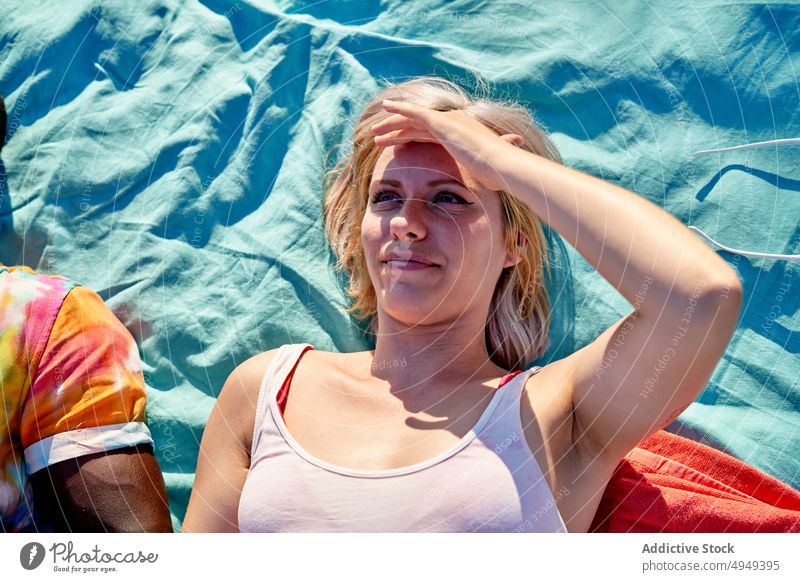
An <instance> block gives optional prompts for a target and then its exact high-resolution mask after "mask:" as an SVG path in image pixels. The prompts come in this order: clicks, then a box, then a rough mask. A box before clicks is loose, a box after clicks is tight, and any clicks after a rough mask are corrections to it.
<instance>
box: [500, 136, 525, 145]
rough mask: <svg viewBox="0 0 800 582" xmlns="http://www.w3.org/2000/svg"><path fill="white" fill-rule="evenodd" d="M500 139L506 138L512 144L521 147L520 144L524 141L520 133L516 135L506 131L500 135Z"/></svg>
mask: <svg viewBox="0 0 800 582" xmlns="http://www.w3.org/2000/svg"><path fill="white" fill-rule="evenodd" d="M500 138H501V139H504V140H506V141H507V142H508V143H510V144H511V145H513V146H516V147H518V148H519V147H522V144H524V143H525V140H524V139H523V137H522V136H521V135H517V134H516V133H506V134H503V135H501V136H500Z"/></svg>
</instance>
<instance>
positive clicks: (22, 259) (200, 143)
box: [0, 0, 800, 523]
mask: <svg viewBox="0 0 800 582" xmlns="http://www.w3.org/2000/svg"><path fill="white" fill-rule="evenodd" d="M606 4H608V3H597V2H583V1H580V2H546V3H527V2H493V3H488V2H471V1H467V2H459V3H453V4H449V3H447V2H438V1H419V2H401V1H399V0H390V1H382V2H375V1H364V2H361V1H358V2H356V1H348V2H323V3H313V4H308V5H307V4H305V3H294V2H285V1H284V2H265V1H260V2H256V1H249V2H245V1H241V2H232V1H231V2H227V1H222V0H206V1H203V2H192V1H185V2H179V1H163V0H157V1H152V2H123V1H110V2H100V3H98V2H90V1H83V2H81V1H75V2H70V3H68V4H65V3H63V2H56V1H50V2H41V1H40V2H33V3H29V2H25V3H5V4H4V5H3V7H2V14H0V93H2V94H3V95H4V96H5V97H6V101H7V105H8V109H9V112H8V113H9V116H8V117H9V130H8V132H7V135H6V137H7V139H8V144H7V146H6V149H4V150H3V152H2V163H3V166H2V167H0V172H1V174H2V180H1V181H0V228H1V229H2V230H0V261H2V262H3V263H5V264H27V265H29V266H32V267H34V268H37V269H40V270H42V271H45V272H57V273H61V274H63V275H66V276H69V277H72V278H74V279H76V280H79V281H81V282H82V283H85V284H86V285H88V286H90V287H92V288H93V289H95V290H97V291H98V292H99V293H101V295H102V296H103V297H104V298H105V299H106V300H107V302H108V303H109V305H110V306H111V307H112V308H113V310H114V312H115V313H116V314H117V315H118V316H119V317H120V318H121V320H122V321H123V323H125V324H126V325H127V326H128V328H129V329H130V330H131V331H132V332H133V334H134V335H135V337H136V338H137V341H138V342H139V345H140V347H141V351H142V354H143V359H144V362H145V370H146V381H147V384H148V388H149V393H148V395H149V399H150V400H149V404H148V418H149V425H150V428H151V431H152V433H153V436H154V439H155V443H156V446H155V448H156V453H157V456H158V460H159V462H160V463H161V467H162V468H163V470H164V472H165V477H166V482H167V486H168V489H169V494H170V504H171V509H172V511H173V515H174V519H175V521H176V523H177V522H179V521H180V520H181V519H182V517H183V514H184V512H185V508H186V503H187V501H188V495H189V491H190V487H191V483H192V479H193V475H194V470H195V463H196V457H197V451H198V446H199V441H200V437H201V434H202V430H203V426H204V423H205V421H206V419H207V417H208V414H209V412H210V410H211V407H212V406H213V403H214V399H215V397H216V396H217V394H218V392H219V390H220V388H221V386H222V384H223V382H224V380H225V378H226V377H227V375H228V374H229V373H230V371H231V370H232V369H233V368H234V367H235V366H236V365H237V364H238V363H241V362H242V361H243V360H245V359H247V358H248V357H249V356H251V355H254V354H255V353H257V352H260V351H263V350H266V349H270V348H274V347H277V346H278V345H280V344H283V343H289V342H309V343H312V344H313V345H315V346H317V347H318V348H319V349H324V350H338V351H354V350H360V349H365V348H366V347H367V344H366V342H365V340H364V339H363V337H362V336H361V335H360V334H359V332H358V330H357V328H356V327H355V325H354V324H353V322H352V321H351V320H350V318H349V317H348V316H347V314H346V313H345V312H344V307H345V305H346V301H345V297H344V294H343V291H342V289H341V285H340V282H339V281H338V279H337V277H336V276H335V275H334V274H333V272H332V271H331V268H330V265H331V257H330V253H329V251H328V249H327V247H326V242H325V238H324V233H323V227H322V220H321V180H322V172H323V169H324V168H326V167H328V166H329V164H330V163H331V162H332V161H334V160H335V159H336V157H337V155H339V153H340V152H339V151H338V150H337V149H336V148H335V146H336V144H338V143H341V142H343V141H344V140H345V138H346V136H347V135H348V132H349V130H350V129H351V128H352V123H353V121H354V115H355V114H357V112H358V111H359V109H360V107H361V106H362V105H363V104H364V103H365V101H366V100H367V99H368V98H369V97H370V96H371V95H372V94H374V93H375V92H376V91H377V90H378V89H379V87H381V86H382V84H383V83H385V82H386V81H401V80H405V79H407V78H409V77H412V76H417V75H427V74H436V75H441V76H445V77H447V78H450V79H452V80H456V81H463V82H464V83H466V84H467V85H469V84H471V83H472V82H473V81H474V79H475V76H476V75H479V76H481V77H482V78H484V79H485V80H487V81H488V82H489V83H491V85H492V88H493V90H494V93H495V95H496V96H499V97H508V98H511V99H516V100H519V101H521V102H522V103H523V104H525V105H527V106H528V107H529V108H531V109H532V110H533V111H534V113H535V115H536V117H537V119H538V120H539V121H540V122H541V123H542V124H543V125H544V126H545V127H546V128H547V129H548V130H550V131H551V132H552V133H553V135H554V139H555V141H556V143H557V145H558V147H559V148H560V150H561V152H562V154H563V156H564V159H565V162H566V163H567V164H569V165H571V166H573V167H576V168H579V169H581V170H584V171H586V172H589V173H591V174H594V175H597V176H600V177H602V178H604V179H606V180H610V181H612V182H615V183H618V184H621V185H623V186H625V187H626V188H629V189H631V190H633V191H635V192H637V193H639V194H641V195H642V196H645V197H647V198H648V199H650V200H652V201H653V202H655V203H657V204H659V205H660V206H662V207H663V208H665V209H666V210H668V211H669V212H671V213H672V214H673V215H675V216H677V217H678V218H679V219H680V220H682V221H683V222H684V223H685V224H687V225H695V226H697V227H699V228H701V229H702V230H703V231H704V232H706V233H708V234H709V235H710V236H712V237H714V239H716V240H718V241H719V242H721V243H722V244H726V245H728V246H731V247H734V248H737V249H747V250H754V251H765V252H772V253H785V254H792V253H794V254H796V253H797V252H798V249H799V248H800V224H798V217H800V195H799V192H800V167H798V160H799V159H800V156H798V153H800V148H797V147H795V148H792V147H783V148H778V147H774V148H762V149H759V150H752V151H749V150H748V151H734V152H725V153H719V154H715V155H707V156H703V157H698V158H693V157H692V155H691V154H692V152H694V151H697V150H702V149H710V148H719V147H726V146H731V145H736V144H742V143H746V142H752V141H759V140H767V139H778V138H789V137H797V136H800V113H799V112H800V108H798V107H797V101H798V97H799V96H800V92H798V85H797V70H798V69H797V66H796V64H797V63H798V62H800V60H798V56H799V55H800V8H799V7H797V6H792V5H790V4H778V5H770V6H769V7H768V6H766V5H758V4H735V5H731V4H729V3H724V2H709V3H703V4H700V5H698V4H697V3H695V4H694V5H690V6H686V7H683V8H680V9H678V8H676V7H675V6H674V5H669V6H666V5H665V6H662V7H659V6H658V5H655V6H651V5H647V4H642V3H639V2H625V3H613V4H614V5H613V7H611V6H608V5H606ZM617 4H621V6H619V5H617ZM548 236H549V239H550V242H551V245H552V249H553V253H554V255H555V258H556V269H555V271H554V277H553V280H551V281H550V287H551V297H552V298H553V299H554V301H555V305H554V319H553V326H552V329H551V334H552V346H551V348H550V350H549V351H548V353H547V354H546V355H545V356H544V357H543V358H542V359H541V360H540V361H539V362H537V363H539V364H544V363H546V362H547V361H551V360H552V359H556V358H560V357H563V356H565V355H567V354H569V353H571V352H573V351H574V350H576V349H578V348H580V347H582V346H583V345H585V344H586V343H588V342H590V341H591V340H593V339H594V338H595V337H597V335H599V333H600V332H601V331H602V330H604V329H605V328H606V327H607V326H608V325H610V324H612V323H613V322H615V321H617V320H618V319H619V318H620V317H621V316H623V315H624V314H625V313H627V312H629V311H630V309H631V306H630V305H629V304H628V302H627V301H626V300H625V299H624V298H623V297H622V296H621V295H620V294H619V293H618V292H617V291H616V290H615V289H614V288H613V287H612V286H611V285H609V284H608V283H607V282H606V281H605V280H604V279H603V278H602V277H601V276H600V275H599V274H598V273H597V272H596V271H594V269H593V268H591V267H590V266H589V265H588V264H587V263H586V262H585V260H584V259H583V258H582V257H581V256H580V255H579V254H578V253H576V252H575V250H574V249H572V248H571V247H570V246H569V245H566V244H565V243H564V242H563V241H562V240H561V239H560V238H559V237H558V236H557V235H555V234H554V233H552V232H549V233H548ZM719 252H720V254H721V256H723V257H724V258H725V259H726V260H727V261H728V262H729V263H731V264H732V265H733V266H734V267H735V268H736V270H737V272H738V273H739V275H740V277H741V279H742V281H743V284H744V289H745V298H744V308H743V312H742V316H741V318H740V321H739V328H738V330H737V332H736V335H735V337H734V338H733V340H732V342H731V344H730V347H729V349H728V352H727V354H726V355H725V357H724V359H723V360H722V361H721V363H720V364H719V366H718V368H717V370H716V372H715V374H714V376H713V378H712V379H711V381H710V383H709V385H708V388H707V389H706V390H705V392H704V393H703V394H702V395H701V396H700V398H699V399H698V401H697V403H695V404H694V405H692V406H691V407H690V408H689V409H688V410H687V411H686V412H685V413H684V414H683V415H681V417H680V418H679V419H678V420H677V421H675V423H673V425H671V426H670V430H672V431H675V432H678V433H680V434H682V435H684V436H691V437H692V438H695V439H696V440H699V441H702V442H704V443H706V444H711V445H712V446H715V447H718V448H720V449H723V450H725V451H726V452H728V453H731V454H732V455H734V456H736V457H738V458H739V459H742V460H744V461H745V462H747V463H750V464H753V465H755V466H756V467H758V468H760V469H762V470H764V471H766V472H768V473H769V474H771V475H773V476H775V477H777V478H779V479H781V480H783V481H784V482H786V483H789V484H791V485H793V486H794V487H796V488H798V487H800V455H798V451H800V412H798V411H799V410H800V385H798V377H800V374H799V373H798V372H800V360H799V359H798V351H800V336H798V328H800V316H799V315H798V307H800V293H798V287H800V280H799V279H798V270H799V269H800V265H798V264H797V263H789V262H786V261H772V260H767V259H759V258H753V257H745V256H739V255H732V254H731V253H727V252H724V251H719Z"/></svg>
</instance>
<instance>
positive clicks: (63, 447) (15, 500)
mask: <svg viewBox="0 0 800 582" xmlns="http://www.w3.org/2000/svg"><path fill="white" fill-rule="evenodd" d="M0 398H2V408H0V529H2V530H3V531H48V530H51V529H52V530H57V531H70V530H71V531H172V525H171V521H170V516H169V511H168V508H167V502H166V492H165V490H164V481H163V478H162V476H161V471H160V469H159V467H158V463H157V462H156V459H155V457H154V455H153V452H152V443H153V441H152V438H151V436H150V431H149V430H148V429H147V426H146V425H145V423H144V413H145V388H144V379H143V377H142V369H141V361H140V360H139V352H138V350H137V346H136V343H135V342H134V340H133V337H132V336H131V334H130V332H129V331H128V330H127V329H126V328H125V327H124V326H123V325H122V324H121V323H120V321H119V320H118V319H117V318H116V317H115V316H114V315H113V313H111V311H110V310H109V309H108V308H107V307H106V306H105V304H104V303H103V301H102V299H100V297H99V296H98V295H97V294H96V293H94V292H93V291H91V290H90V289H88V288H86V287H83V286H81V285H78V284H77V283H75V282H74V281H71V280H69V279H66V278H64V277H61V276H55V275H43V274H40V273H37V272H35V271H33V270H31V269H29V268H27V267H6V266H3V265H2V264H0Z"/></svg>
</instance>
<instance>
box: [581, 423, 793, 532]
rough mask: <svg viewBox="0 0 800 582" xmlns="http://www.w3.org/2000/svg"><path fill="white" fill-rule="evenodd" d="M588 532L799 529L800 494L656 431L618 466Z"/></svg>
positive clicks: (728, 458) (723, 457)
mask: <svg viewBox="0 0 800 582" xmlns="http://www.w3.org/2000/svg"><path fill="white" fill-rule="evenodd" d="M589 531H592V532H640V533H645V532H671V533H679V532H680V533H685V532H704V533H709V532H713V533H725V532H800V492H798V491H796V490H795V489H793V488H791V487H790V486H788V485H786V484H785V483H782V482H781V481H779V480H777V479H775V478H773V477H770V476H769V475H767V474H766V473H763V472H762V471H759V470H758V469H756V468H754V467H751V466H750V465H747V464H745V463H743V462H742V461H739V460H738V459H735V458H734V457H731V456H730V455H728V454H726V453H723V452H721V451H718V450H716V449H713V448H711V447H709V446H707V445H703V444H701V443H698V442H695V441H692V440H690V439H687V438H684V437H681V436H677V435H674V434H671V433H668V432H666V431H663V430H662V431H659V432H657V433H655V434H654V435H652V436H650V437H649V438H647V439H646V440H644V441H643V442H642V443H641V444H640V445H639V446H638V447H636V448H635V449H633V450H632V451H631V452H630V453H628V455H626V456H625V459H623V461H622V462H621V463H620V464H619V466H618V467H617V469H616V471H615V473H614V475H613V476H612V478H611V480H610V481H609V483H608V486H607V487H606V490H605V493H604V494H603V497H602V499H601V501H600V506H599V508H598V510H597V514H596V515H595V518H594V521H593V522H592V526H591V528H590V530H589Z"/></svg>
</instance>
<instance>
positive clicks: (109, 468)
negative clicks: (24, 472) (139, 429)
mask: <svg viewBox="0 0 800 582" xmlns="http://www.w3.org/2000/svg"><path fill="white" fill-rule="evenodd" d="M31 483H32V485H33V492H34V503H35V505H36V508H37V510H38V511H39V512H40V513H41V515H42V517H43V518H44V519H45V520H46V521H47V522H48V523H50V524H51V525H52V527H53V529H54V530H55V531H69V532H172V521H171V519H170V515H169V509H168V507H167V493H166V491H165V489H164V480H163V478H162V476H161V470H160V469H159V467H158V462H157V461H156V458H155V456H153V452H152V447H151V446H150V445H139V446H136V447H126V448H122V449H116V450H113V451H109V452H108V453H95V454H92V455H85V456H82V457H78V458H75V459H69V460H66V461H61V462H60V463H56V464H54V465H51V466H50V467H46V468H44V469H42V470H40V471H37V472H36V473H34V474H33V475H32V476H31Z"/></svg>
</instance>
